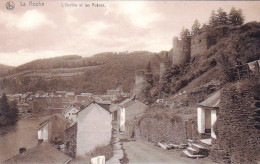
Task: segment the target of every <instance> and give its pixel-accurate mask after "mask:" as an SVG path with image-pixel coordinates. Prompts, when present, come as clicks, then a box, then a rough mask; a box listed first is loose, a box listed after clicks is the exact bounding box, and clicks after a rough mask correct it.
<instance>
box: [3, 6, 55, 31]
mask: <svg viewBox="0 0 260 164" xmlns="http://www.w3.org/2000/svg"><path fill="white" fill-rule="evenodd" d="M0 18H1V20H2V21H1V23H5V24H6V26H7V27H16V28H18V29H19V30H22V31H29V30H35V29H37V28H39V27H40V26H42V25H47V26H52V27H54V26H55V24H54V23H53V22H52V21H50V20H48V18H47V17H46V16H45V15H44V14H43V13H41V12H40V11H37V10H28V11H26V12H25V13H24V14H23V15H21V16H18V15H15V14H11V13H5V12H0Z"/></svg>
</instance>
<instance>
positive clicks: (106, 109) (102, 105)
mask: <svg viewBox="0 0 260 164" xmlns="http://www.w3.org/2000/svg"><path fill="white" fill-rule="evenodd" d="M91 104H97V105H98V106H100V107H101V108H103V109H104V110H105V111H107V112H109V113H111V112H110V111H109V107H106V106H105V105H104V104H99V103H97V102H95V101H93V102H91V103H90V104H88V105H87V106H86V107H85V108H83V109H82V110H80V111H78V112H77V113H76V114H79V113H80V112H81V111H83V110H86V109H87V108H88V107H89V106H90V105H91Z"/></svg>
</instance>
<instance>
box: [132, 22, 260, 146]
mask: <svg viewBox="0 0 260 164" xmlns="http://www.w3.org/2000/svg"><path fill="white" fill-rule="evenodd" d="M194 38H195V39H198V40H199V42H196V40H195V39H194ZM190 40H191V52H194V51H195V50H196V49H195V50H194V47H195V48H196V47H199V49H198V50H197V52H198V55H193V56H191V57H190V61H189V62H188V63H182V65H170V66H168V68H167V69H166V71H165V72H164V74H163V76H162V83H161V84H159V85H155V86H154V87H153V89H156V90H157V93H163V94H161V95H160V94H158V95H157V98H164V103H159V104H158V103H154V104H152V105H151V108H150V109H149V110H148V111H147V113H146V114H145V116H144V117H142V118H141V120H139V121H136V122H134V123H129V125H131V126H132V128H131V127H130V128H129V129H130V131H129V132H128V133H129V135H130V136H131V135H133V134H136V136H135V137H137V138H142V139H145V140H148V141H151V142H155V143H157V142H166V143H168V142H174V143H182V142H184V140H185V138H186V134H185V132H184V131H183V129H184V128H185V121H187V120H190V119H191V120H194V124H196V118H197V117H196V115H197V113H196V112H197V110H196V109H197V106H198V103H200V102H202V101H204V100H205V99H206V98H207V97H209V96H210V95H212V94H213V93H214V92H216V91H218V90H220V89H221V88H224V87H225V86H229V85H230V84H234V83H236V82H237V81H239V80H243V79H246V78H248V77H250V78H251V79H252V80H251V79H250V80H248V81H251V82H252V83H254V82H256V79H257V78H256V77H255V75H253V74H252V72H250V70H248V65H247V63H248V62H252V61H254V60H259V59H260V47H259V45H260V23H259V22H251V23H247V24H245V25H242V26H220V27H216V28H209V29H206V30H205V31H203V32H201V33H199V34H197V35H194V36H191V39H190ZM198 44H199V46H198ZM181 46H182V45H181ZM172 52H173V54H174V53H175V54H176V50H174V49H173V50H172ZM178 53H179V52H178ZM179 54H180V53H179ZM174 60H175V58H174V55H173V61H174ZM153 89H152V90H153ZM133 126H134V128H133ZM162 126H163V127H164V128H161V127H162ZM131 129H134V131H131ZM194 135H195V136H196V135H197V134H196V133H195V134H194ZM147 136H148V138H147Z"/></svg>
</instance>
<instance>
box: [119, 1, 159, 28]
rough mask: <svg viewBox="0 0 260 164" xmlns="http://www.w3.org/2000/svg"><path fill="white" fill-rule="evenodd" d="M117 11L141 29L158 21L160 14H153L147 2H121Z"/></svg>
mask: <svg viewBox="0 0 260 164" xmlns="http://www.w3.org/2000/svg"><path fill="white" fill-rule="evenodd" d="M118 11H119V13H120V14H124V15H125V16H127V17H129V19H130V20H131V21H132V23H133V24H135V25H136V26H138V27H142V28H147V27H149V26H148V25H149V24H150V23H152V22H154V21H156V20H159V19H160V14H159V13H155V12H153V10H152V9H151V8H150V7H149V5H148V4H147V2H137V1H134V2H121V3H119V10H118Z"/></svg>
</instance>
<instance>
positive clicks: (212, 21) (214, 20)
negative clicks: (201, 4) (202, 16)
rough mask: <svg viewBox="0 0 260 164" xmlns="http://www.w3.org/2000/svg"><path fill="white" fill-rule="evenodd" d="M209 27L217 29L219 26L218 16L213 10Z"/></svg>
mask: <svg viewBox="0 0 260 164" xmlns="http://www.w3.org/2000/svg"><path fill="white" fill-rule="evenodd" d="M209 26H210V27H216V26H217V16H216V13H215V10H212V12H211V16H210V17H209Z"/></svg>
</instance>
